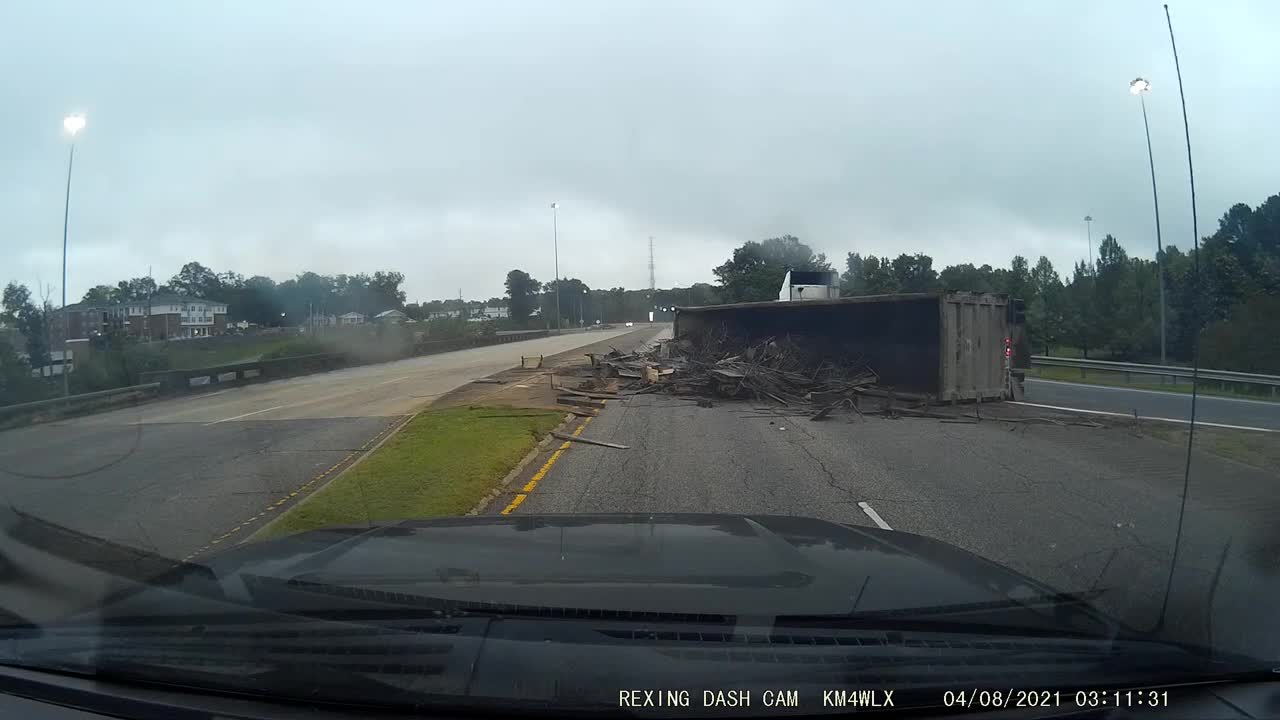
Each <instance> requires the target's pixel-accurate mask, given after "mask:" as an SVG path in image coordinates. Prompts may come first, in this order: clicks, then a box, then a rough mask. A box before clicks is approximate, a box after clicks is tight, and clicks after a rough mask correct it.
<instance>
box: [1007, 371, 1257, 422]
mask: <svg viewBox="0 0 1280 720" xmlns="http://www.w3.org/2000/svg"><path fill="white" fill-rule="evenodd" d="M1026 390H1027V393H1026V401H1027V402H1033V403H1040V404H1043V405H1054V406H1060V407H1072V408H1082V409H1086V410H1103V411H1108V412H1119V413H1126V414H1131V413H1133V412H1134V411H1135V410H1136V411H1137V413H1138V416H1139V417H1144V418H1168V419H1173V420H1189V419H1190V418H1191V395H1190V394H1188V393H1173V392H1162V391H1159V390H1139V389H1135V388H1121V387H1108V386H1104V385H1085V384H1079V383H1069V382H1059V381H1056V380H1039V379H1036V378H1027V382H1026ZM1196 421H1197V422H1211V423H1223V424H1227V425H1238V426H1242V427H1260V428H1270V429H1273V430H1280V402H1267V401H1265V400H1245V399H1237V398H1226V397H1218V396H1214V395H1199V396H1197V398H1196Z"/></svg>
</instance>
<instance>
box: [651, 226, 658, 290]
mask: <svg viewBox="0 0 1280 720" xmlns="http://www.w3.org/2000/svg"><path fill="white" fill-rule="evenodd" d="M657 287H658V284H657V282H656V281H655V280H654V277H653V236H652V235H650V236H649V292H650V294H651V296H652V293H653V291H654V290H656V289H657Z"/></svg>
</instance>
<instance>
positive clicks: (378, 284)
mask: <svg viewBox="0 0 1280 720" xmlns="http://www.w3.org/2000/svg"><path fill="white" fill-rule="evenodd" d="M403 283H404V275H403V274H402V273H399V272H396V271H382V270H379V271H377V272H375V273H373V274H372V275H369V274H367V273H357V274H355V275H346V274H338V275H321V274H319V273H314V272H303V273H300V274H298V275H297V276H295V277H293V278H291V279H289V280H285V281H283V282H279V283H277V282H276V281H275V280H273V279H271V278H269V277H266V276H264V275H254V276H252V277H249V278H245V277H244V276H243V275H240V274H239V273H236V272H229V271H228V272H216V271H214V270H213V269H211V268H208V267H205V266H204V265H202V264H201V263H199V262H189V263H187V264H185V265H183V266H182V269H181V270H179V271H178V273H177V274H176V275H174V276H173V277H172V278H170V279H169V282H167V283H165V284H163V285H159V286H157V285H156V283H155V280H153V279H152V278H149V277H139V278H132V279H129V280H121V281H120V282H118V283H116V285H114V286H111V285H98V286H96V287H93V288H91V289H90V290H89V291H88V292H87V293H85V295H84V298H83V299H82V302H86V303H102V304H115V303H120V302H128V301H135V300H146V299H147V298H148V297H152V296H154V295H159V294H166V293H174V294H178V295H186V296H190V297H198V298H203V299H206V300H213V301H216V302H223V303H226V304H227V311H228V319H229V320H231V321H239V320H244V321H247V322H250V323H253V324H255V325H260V326H264V327H267V326H273V325H289V324H299V323H301V322H303V321H304V319H305V318H306V317H308V316H309V315H310V314H312V313H315V314H320V313H322V312H323V313H326V314H330V315H341V314H343V313H348V312H358V313H362V314H365V315H372V314H376V313H379V312H382V311H383V310H403V309H404V304H405V303H404V300H405V293H404V291H403V290H401V289H400V286H401V285H402V284H403Z"/></svg>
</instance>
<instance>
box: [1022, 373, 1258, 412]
mask: <svg viewBox="0 0 1280 720" xmlns="http://www.w3.org/2000/svg"><path fill="white" fill-rule="evenodd" d="M1027 380H1029V381H1031V382H1037V383H1045V384H1047V385H1074V386H1075V387H1087V388H1092V389H1096V390H1110V391H1112V392H1136V393H1146V394H1148V395H1164V396H1166V397H1184V398H1186V399H1187V402H1191V393H1182V392H1171V391H1169V390H1146V389H1143V388H1130V387H1116V386H1114V385H1093V384H1091V383H1078V382H1067V381H1066V380H1044V379H1042V378H1035V377H1029V378H1027ZM1202 382H1210V381H1209V380H1203V381H1202ZM1183 384H1184V385H1186V384H1188V383H1183ZM1199 399H1200V400H1222V401H1224V402H1240V403H1252V404H1254V405H1269V406H1271V407H1276V405H1277V403H1275V402H1271V401H1269V400H1250V399H1249V398H1237V397H1223V396H1221V395H1200V396H1199Z"/></svg>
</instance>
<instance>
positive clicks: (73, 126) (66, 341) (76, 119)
mask: <svg viewBox="0 0 1280 720" xmlns="http://www.w3.org/2000/svg"><path fill="white" fill-rule="evenodd" d="M84 126H85V119H84V115H78V114H76V115H68V116H66V117H65V118H63V119H62V128H63V129H64V130H66V131H67V134H69V135H70V136H71V150H70V152H69V153H68V154H67V195H66V199H65V200H64V202H63V206H62V397H67V396H68V395H70V394H71V378H70V374H69V373H68V371H69V370H70V368H69V367H67V354H68V353H69V350H68V348H70V346H71V342H70V340H71V325H70V323H69V322H68V319H67V221H68V220H69V219H70V218H71V167H72V166H73V165H74V164H75V161H76V135H78V134H79V133H80V131H81V130H83V129H84Z"/></svg>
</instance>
